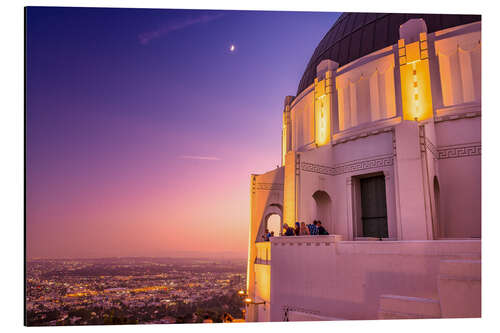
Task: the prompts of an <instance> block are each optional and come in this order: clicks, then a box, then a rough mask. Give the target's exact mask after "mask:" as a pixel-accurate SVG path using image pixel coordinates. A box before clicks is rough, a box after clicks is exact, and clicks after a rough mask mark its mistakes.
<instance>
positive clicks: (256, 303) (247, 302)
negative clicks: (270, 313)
mask: <svg viewBox="0 0 500 333" xmlns="http://www.w3.org/2000/svg"><path fill="white" fill-rule="evenodd" d="M243 301H244V302H245V303H246V304H254V305H260V304H266V301H262V302H254V301H253V300H252V299H251V298H250V297H247V298H245V299H244V300H243Z"/></svg>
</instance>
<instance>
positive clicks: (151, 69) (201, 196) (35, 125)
mask: <svg viewBox="0 0 500 333" xmlns="http://www.w3.org/2000/svg"><path fill="white" fill-rule="evenodd" d="M339 16H340V14H339V13H320V12H316V13H307V12H259V11H206V10H204V11H201V10H200V11H195V10H166V9H116V8H55V7H29V8H28V9H27V12H26V248H27V257H28V258H29V259H31V258H90V257H115V256H118V257H123V256H191V255H193V256H199V255H200V254H205V255H207V256H229V257H241V258H244V257H246V255H247V249H248V226H249V221H250V174H251V173H264V172H267V171H269V170H272V169H274V168H276V166H277V165H279V164H280V156H281V122H282V111H283V101H284V98H285V96H286V95H294V94H295V93H296V90H297V86H298V83H299V81H300V78H301V76H302V73H303V71H304V70H305V68H306V65H307V62H308V61H309V58H310V57H311V55H312V53H313V51H314V49H315V47H316V45H317V44H318V43H319V41H320V40H321V38H322V37H323V36H324V34H325V33H326V32H327V31H328V30H329V28H330V27H331V26H332V25H333V23H334V22H335V20H336V19H337V18H338V17H339ZM231 45H234V51H233V52H231V51H230V46H231Z"/></svg>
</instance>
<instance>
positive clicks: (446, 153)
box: [437, 142, 481, 160]
mask: <svg viewBox="0 0 500 333" xmlns="http://www.w3.org/2000/svg"><path fill="white" fill-rule="evenodd" d="M437 151H438V156H439V157H438V158H439V159H440V160H444V159H447V158H459V157H468V156H478V155H481V143H480V142H474V143H468V144H463V145H455V146H448V147H439V148H438V149H437Z"/></svg>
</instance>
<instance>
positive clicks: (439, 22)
mask: <svg viewBox="0 0 500 333" xmlns="http://www.w3.org/2000/svg"><path fill="white" fill-rule="evenodd" d="M413 18H423V19H424V20H425V23H426V24H427V32H428V33H431V32H435V31H438V30H442V29H446V28H451V27H454V26H457V25H462V24H467V23H472V22H476V21H481V15H451V14H380V13H343V14H342V15H341V16H340V17H339V18H338V20H337V21H336V22H335V24H334V25H333V26H332V28H331V29H330V30H329V31H328V32H327V33H326V35H325V36H324V37H323V39H322V40H321V42H320V43H319V45H318V47H316V50H314V53H313V55H312V57H311V60H309V63H308V64H307V68H306V70H305V71H304V74H303V75H302V79H301V80H300V83H299V88H298V89H297V95H298V94H300V93H301V92H302V91H303V90H304V89H306V88H307V87H308V86H309V85H310V84H312V83H313V82H314V78H315V77H316V66H317V65H318V64H319V63H320V62H321V61H322V60H324V59H330V60H333V61H336V62H338V63H339V65H340V66H343V65H345V64H348V63H349V62H351V61H353V60H356V59H358V58H360V57H362V56H365V55H367V54H370V53H371V52H373V51H376V50H380V49H382V48H384V47H386V46H389V45H393V44H396V43H397V42H398V39H399V26H400V25H401V24H403V23H405V22H406V21H408V20H410V19H413Z"/></svg>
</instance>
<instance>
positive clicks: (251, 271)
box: [247, 167, 284, 321]
mask: <svg viewBox="0 0 500 333" xmlns="http://www.w3.org/2000/svg"><path fill="white" fill-rule="evenodd" d="M283 183H284V168H283V167H281V168H277V169H275V170H272V171H269V172H267V173H265V174H262V175H252V176H251V184H250V201H251V202H250V228H249V239H248V262H247V293H248V295H249V297H251V298H253V299H255V298H256V297H258V298H267V299H269V296H268V295H267V296H266V294H265V293H263V291H262V290H263V289H262V288H263V287H261V286H265V285H266V282H265V281H268V280H270V276H269V274H265V273H263V269H262V267H261V266H262V265H259V264H257V265H256V264H255V262H256V259H257V258H258V253H259V251H258V249H257V246H256V242H259V241H261V240H262V235H263V234H264V230H265V222H266V218H267V217H268V216H269V215H270V214H278V215H280V216H281V218H282V219H283ZM261 254H262V252H261ZM256 267H260V270H259V268H256ZM257 271H258V272H259V273H258V274H257ZM268 284H269V283H268V282H267V285H268ZM256 285H258V286H259V288H256ZM258 319H259V314H258V311H257V307H255V306H249V307H248V309H247V320H249V321H256V320H258Z"/></svg>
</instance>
